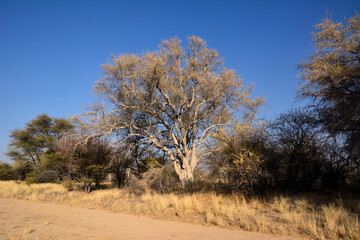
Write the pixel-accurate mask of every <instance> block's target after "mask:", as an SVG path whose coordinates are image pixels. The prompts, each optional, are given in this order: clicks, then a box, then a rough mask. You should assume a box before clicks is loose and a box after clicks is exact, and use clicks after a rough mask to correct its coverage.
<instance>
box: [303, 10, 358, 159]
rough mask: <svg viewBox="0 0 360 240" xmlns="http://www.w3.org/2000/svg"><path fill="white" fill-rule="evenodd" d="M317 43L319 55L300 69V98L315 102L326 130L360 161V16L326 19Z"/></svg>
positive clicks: (318, 30)
mask: <svg viewBox="0 0 360 240" xmlns="http://www.w3.org/2000/svg"><path fill="white" fill-rule="evenodd" d="M313 44H314V46H315V48H316V50H315V52H314V53H313V54H312V55H311V56H309V57H308V58H306V59H305V60H303V62H302V63H301V64H300V65H299V66H298V68H299V69H300V70H301V73H300V76H301V87H300V89H299V91H298V93H299V96H300V97H302V98H304V99H311V100H312V101H313V102H314V104H313V106H314V107H315V108H316V109H317V110H318V112H319V115H320V120H321V121H322V123H323V125H324V128H325V129H326V130H327V131H328V132H329V133H330V134H333V135H337V136H341V138H343V139H344V140H341V141H343V142H344V147H345V148H347V149H348V153H349V157H351V158H354V159H359V156H360V151H359V149H360V145H359V141H358V139H359V138H360V15H359V14H356V15H355V16H354V17H352V18H349V19H346V21H345V22H344V23H343V22H334V21H332V20H331V19H329V18H325V19H323V20H322V22H320V23H319V24H318V25H316V30H315V32H314V33H313Z"/></svg>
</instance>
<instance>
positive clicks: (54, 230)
mask: <svg viewBox="0 0 360 240" xmlns="http://www.w3.org/2000/svg"><path fill="white" fill-rule="evenodd" d="M0 239H59V240H60V239H61V240H62V239H74V240H77V239H86V240H91V239H102V240H110V239H125V240H132V239H139V240H140V239H141V240H143V239H158V240H165V239H169V240H176V239H184V240H186V239H189V240H193V239H194V240H212V239H214V240H219V239H224V240H227V239H239V240H245V239H246V240H251V239H258V240H270V239H273V240H285V239H292V238H288V237H276V236H272V235H266V234H260V233H250V232H245V231H237V230H227V229H221V228H217V227H207V226H199V225H194V224H187V223H179V222H166V221H159V220H154V219H151V218H148V217H139V216H133V215H127V214H120V213H112V212H107V211H103V210H98V209H88V208H77V207H68V206H63V205H56V204H50V203H39V202H30V201H26V200H18V199H2V198H0Z"/></svg>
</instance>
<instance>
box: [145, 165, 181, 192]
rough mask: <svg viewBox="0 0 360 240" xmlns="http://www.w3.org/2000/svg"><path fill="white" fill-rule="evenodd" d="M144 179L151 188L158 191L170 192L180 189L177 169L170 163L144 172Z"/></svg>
mask: <svg viewBox="0 0 360 240" xmlns="http://www.w3.org/2000/svg"><path fill="white" fill-rule="evenodd" d="M142 181H143V182H144V183H146V185H147V186H148V187H149V189H151V190H154V191H156V192H158V193H170V192H175V191H177V190H179V186H180V181H179V178H178V176H177V175H176V173H175V170H174V168H173V167H171V166H170V165H165V166H163V167H161V168H154V167H152V168H150V169H149V170H148V171H147V172H145V173H144V174H143V179H142Z"/></svg>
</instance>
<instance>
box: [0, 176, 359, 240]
mask: <svg viewBox="0 0 360 240" xmlns="http://www.w3.org/2000/svg"><path fill="white" fill-rule="evenodd" d="M0 197H2V198H20V199H27V200H31V201H51V202H56V203H60V204H68V205H75V206H82V207H90V208H102V209H107V210H111V211H115V212H122V213H131V214H137V215H146V216H151V217H156V218H159V219H167V220H180V221H184V222H192V223H198V224H205V225H217V226H220V227H225V228H232V229H244V230H247V231H254V232H263V233H273V234H279V235H288V236H299V237H305V238H311V239H349V240H350V239H352V240H360V225H359V216H358V214H356V213H353V212H350V211H357V210H359V209H358V208H357V207H358V206H360V204H359V200H352V201H349V200H347V202H346V203H345V201H342V200H339V201H337V203H336V204H335V203H332V204H320V205H315V204H314V203H312V202H309V201H308V200H307V199H306V198H297V199H294V198H288V197H283V196H280V197H274V198H271V199H267V200H261V199H257V198H253V199H250V200H249V199H245V198H244V197H243V196H222V195H217V194H215V193H194V194H164V195H159V194H156V193H151V192H146V193H145V194H142V195H140V196H139V195H135V194H131V193H129V192H128V191H126V190H121V189H111V190H99V191H94V192H91V193H89V194H88V193H85V192H81V191H71V192H69V191H68V190H67V189H65V188H64V187H63V186H62V185H59V184H32V185H27V184H24V183H16V182H11V181H9V182H0ZM345 205H346V206H350V207H349V208H345ZM347 209H350V211H349V210H347Z"/></svg>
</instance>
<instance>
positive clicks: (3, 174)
mask: <svg viewBox="0 0 360 240" xmlns="http://www.w3.org/2000/svg"><path fill="white" fill-rule="evenodd" d="M11 174H12V167H11V166H10V165H9V164H7V163H3V162H1V161H0V180H10V179H11Z"/></svg>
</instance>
